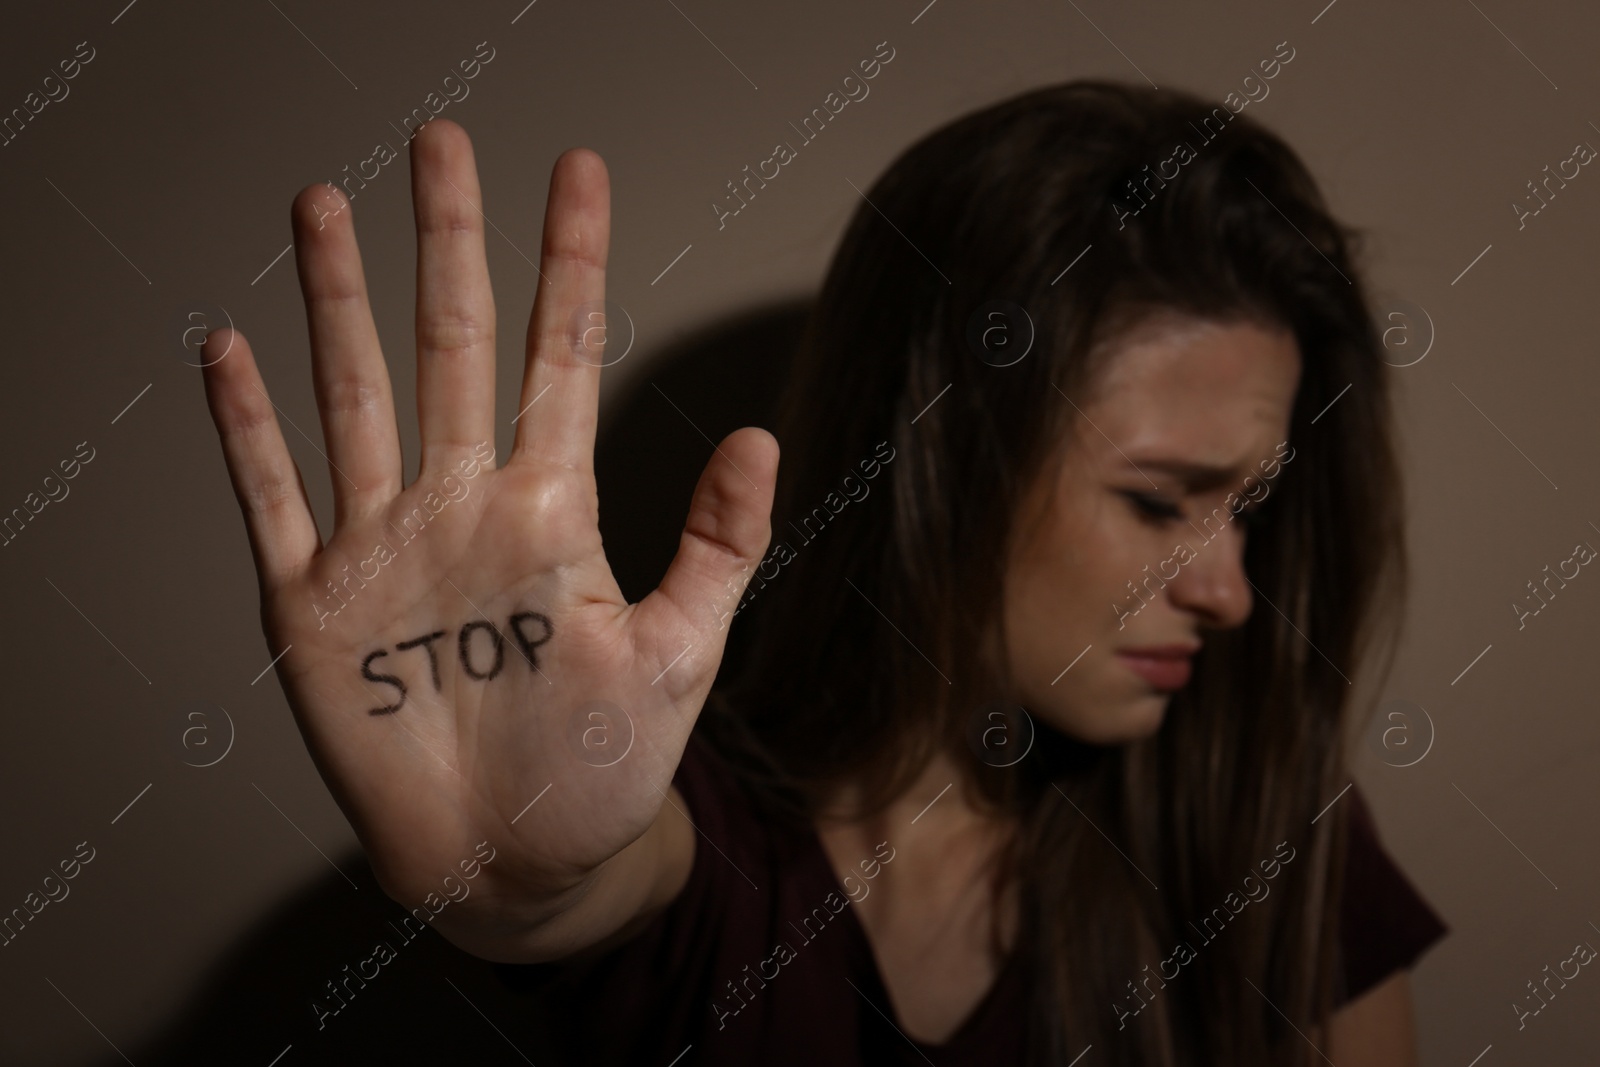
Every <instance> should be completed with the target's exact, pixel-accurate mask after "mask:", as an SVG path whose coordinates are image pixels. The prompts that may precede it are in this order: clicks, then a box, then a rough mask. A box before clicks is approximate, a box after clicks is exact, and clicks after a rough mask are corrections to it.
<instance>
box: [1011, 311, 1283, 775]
mask: <svg viewBox="0 0 1600 1067" xmlns="http://www.w3.org/2000/svg"><path fill="white" fill-rule="evenodd" d="M1299 378H1300V355H1299V350H1298V347H1297V346H1296V344H1295V341H1294V337H1293V335H1292V334H1290V333H1289V332H1287V331H1286V330H1281V329H1269V328H1266V327H1262V326H1257V325H1253V324H1246V323H1242V322H1230V323H1217V322H1210V321H1203V320H1198V319H1192V318H1178V317H1175V316H1164V317H1161V318H1155V319H1149V320H1146V321H1145V322H1144V323H1142V324H1141V325H1139V326H1138V327H1136V328H1135V329H1134V330H1133V331H1131V332H1129V333H1127V334H1125V335H1124V336H1123V339H1122V340H1121V341H1120V343H1119V344H1117V346H1116V349H1115V351H1114V352H1113V353H1112V354H1111V356H1110V361H1109V364H1108V365H1107V366H1106V368H1105V371H1104V374H1103V377H1102V379H1101V381H1100V383H1099V385H1098V387H1097V389H1096V392H1095V395H1094V396H1093V397H1092V398H1082V399H1080V398H1076V397H1075V398H1073V401H1074V402H1075V403H1077V404H1078V406H1079V407H1080V409H1081V412H1082V414H1081V415H1080V416H1079V417H1078V419H1077V423H1076V426H1075V429H1074V433H1073V436H1072V440H1070V441H1069V442H1067V443H1066V444H1065V447H1064V449H1063V451H1062V453H1061V458H1060V460H1059V461H1058V462H1054V463H1052V464H1047V465H1046V470H1045V472H1044V474H1043V476H1042V477H1041V478H1040V479H1039V481H1038V483H1037V484H1036V485H1034V486H1033V487H1031V489H1030V491H1029V494H1028V495H1027V497H1026V498H1025V500H1024V502H1023V508H1022V510H1021V512H1020V513H1019V518H1020V521H1019V525H1018V527H1017V530H1016V534H1015V538H1014V541H1013V546H1012V552H1011V558H1010V561H1009V564H1008V570H1007V577H1006V589H1005V604H1004V625H1005V634H1006V640H1007V644H1008V647H1009V649H1010V655H1011V666H1012V669H1013V671H1014V674H1015V677H1016V678H1017V680H1018V685H1019V686H1020V689H1021V691H1020V693H1019V694H1017V700H1018V701H1019V702H1020V703H1021V704H1023V706H1025V707H1026V708H1027V709H1028V712H1029V713H1030V714H1032V715H1035V716H1037V717H1039V718H1042V719H1043V720H1044V721H1045V722H1047V723H1048V724H1049V725H1051V726H1052V727H1054V728H1055V729H1057V730H1060V731H1061V732H1063V733H1065V734H1067V735H1068V736H1071V737H1074V738H1077V739H1078V740H1081V741H1086V742H1089V743H1094V744H1118V743H1124V742H1129V741H1134V740H1137V739H1139V738H1141V737H1145V736H1147V735H1149V734H1150V733H1152V732H1154V731H1155V730H1156V728H1157V727H1159V726H1160V725H1161V720H1162V715H1163V713H1164V712H1165V710H1166V706H1167V701H1168V699H1169V698H1170V696H1171V694H1172V693H1173V692H1174V691H1176V690H1177V689H1178V688H1181V687H1182V685H1184V684H1185V682H1186V680H1187V675H1188V663H1189V660H1188V658H1187V656H1185V655H1182V653H1184V652H1189V653H1192V652H1193V651H1194V650H1197V649H1198V648H1199V647H1200V645H1201V643H1202V642H1203V641H1204V640H1205V639H1206V636H1207V632H1208V631H1214V630H1219V629H1223V628H1227V627H1233V626H1238V625H1240V624H1241V623H1243V622H1244V621H1245V619H1246V618H1247V617H1248V616H1249V614H1250V610H1251V600H1252V597H1253V595H1254V594H1253V591H1252V589H1251V586H1250V583H1249V581H1247V580H1246V578H1245V574H1244V568H1243V554H1244V543H1245V532H1246V528H1247V526H1248V524H1249V522H1250V521H1251V512H1253V511H1255V510H1257V509H1258V508H1259V507H1260V506H1261V502H1262V501H1265V500H1266V499H1267V498H1268V497H1269V496H1270V495H1271V494H1272V493H1273V492H1275V491H1276V489H1277V487H1278V486H1279V485H1281V479H1282V478H1283V477H1284V476H1285V474H1286V473H1287V472H1286V470H1285V469H1284V464H1285V462H1286V461H1292V460H1293V457H1294V453H1293V450H1292V447H1291V446H1289V445H1287V444H1285V443H1284V442H1286V441H1287V438H1288V436H1289V433H1288V427H1289V418H1290V410H1291V407H1292V405H1293V402H1294V395H1295V389H1296V387H1297V386H1298V384H1299ZM1086 401H1087V402H1086ZM1062 403H1064V404H1065V403H1068V401H1067V400H1065V399H1064V400H1062ZM1235 512H1238V514H1235ZM1269 610H1270V609H1269ZM1080 654H1081V655H1080Z"/></svg>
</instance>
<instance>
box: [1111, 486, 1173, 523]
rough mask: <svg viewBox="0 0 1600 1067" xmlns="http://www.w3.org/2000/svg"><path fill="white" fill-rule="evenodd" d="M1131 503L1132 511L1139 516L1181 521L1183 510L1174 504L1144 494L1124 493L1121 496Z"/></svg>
mask: <svg viewBox="0 0 1600 1067" xmlns="http://www.w3.org/2000/svg"><path fill="white" fill-rule="evenodd" d="M1122 495H1123V496H1125V497H1127V498H1128V500H1129V501H1131V502H1132V503H1133V506H1134V509H1135V510H1136V511H1138V512H1139V514H1141V515H1143V516H1145V517H1146V518H1151V519H1181V518H1183V510H1182V509H1181V508H1179V507H1178V506H1177V505H1176V504H1174V503H1172V502H1171V501H1168V500H1162V499H1161V498H1160V497H1154V496H1147V495H1145V494H1144V493H1133V492H1125V493H1123V494H1122Z"/></svg>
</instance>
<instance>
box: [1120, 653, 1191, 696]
mask: <svg viewBox="0 0 1600 1067" xmlns="http://www.w3.org/2000/svg"><path fill="white" fill-rule="evenodd" d="M1193 655H1194V650H1193V649H1181V648H1174V649H1142V648H1141V649H1131V650H1129V651H1126V652H1118V653H1117V659H1119V660H1121V661H1122V662H1123V663H1124V664H1126V665H1127V667H1128V669H1129V670H1131V671H1133V673H1134V674H1137V675H1138V676H1139V677H1141V678H1143V679H1144V680H1145V681H1147V682H1149V683H1150V684H1151V685H1152V686H1154V687H1155V688H1157V689H1165V690H1169V691H1171V690H1176V689H1182V688H1183V687H1184V686H1185V685H1187V684H1188V683H1189V674H1190V672H1191V670H1192V666H1193V664H1192V660H1191V657H1192V656H1193Z"/></svg>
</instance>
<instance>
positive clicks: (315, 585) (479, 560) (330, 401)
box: [203, 120, 778, 921]
mask: <svg viewBox="0 0 1600 1067" xmlns="http://www.w3.org/2000/svg"><path fill="white" fill-rule="evenodd" d="M412 197H413V201H414V205H415V214H416V226H417V240H418V266H417V319H416V327H417V406H418V416H419V422H420V433H421V440H422V456H421V464H420V471H419V473H418V476H417V478H416V480H415V481H414V482H413V483H412V484H411V485H409V486H404V485H403V478H402V462H401V456H400V444H399V434H398V430H397V427H396V423H395V413H394V404H393V399H392V395H391V391H390V384H389V376H388V371H387V368H386V365H385V362H384V358H383V355H382V353H381V352H380V351H379V347H378V340H377V332H376V329H375V327H374V324H373V319H372V313H371V310H370V307H369V305H368V301H367V293H366V285H365V281H364V278H363V272H362V267H361V260H360V255H359V253H358V251H357V247H356V240H355V232H354V229H353V225H352V211H351V208H350V206H349V204H348V202H347V201H346V200H345V198H344V197H343V196H342V195H341V194H339V193H338V192H337V191H336V190H334V189H333V188H332V187H330V186H326V185H316V186H311V187H309V188H307V189H305V190H303V191H302V192H301V193H300V195H299V196H297V197H296V198H295V202H294V205H293V208H292V212H291V214H292V220H293V227H294V240H295V256H296V262H297V264H298V267H299V274H300V285H301V289H302V291H303V293H304V297H305V302H306V312H307V318H308V322H309V328H310V342H311V355H312V369H313V373H314V377H315V385H316V396H317V406H318V409H319V411H320V413H321V418H322V428H323V435H324V439H325V442H326V448H327V457H328V461H329V475H330V477H331V478H332V483H333V489H334V511H335V515H334V530H333V533H332V536H331V537H330V538H329V539H328V540H327V543H326V544H324V543H323V542H322V539H321V537H320V535H319V534H318V531H317V528H316V523H315V520H314V519H313V517H312V513H311V510H310V507H309V504H308V502H307V499H306V495H305V490H304V486H303V483H302V482H301V480H300V477H299V473H298V471H297V470H296V468H295V465H294V461H293V460H292V459H291V457H290V455H289V452H288V449H287V448H286V447H285V444H284V440H283V436H282V433H281V432H280V430H279V428H278V424H277V419H276V417H275V414H274V410H273V405H272V403H271V401H270V400H269V399H268V396H267V393H266V391H265V389H264V387H263V386H262V383H261V378H260V375H259V373H258V371H257V369H256V365H255V361H254V358H253V356H252V354H251V352H250V349H249V346H248V344H247V343H246V342H245V340H244V338H243V337H242V336H241V335H240V334H238V333H236V332H234V331H232V330H218V331H214V332H213V333H212V334H210V335H209V336H208V338H207V341H206V347H205V353H204V357H203V358H204V362H205V364H206V366H205V371H204V374H205V384H206V394H207V398H208V401H209V404H210V408H211V413H212V417H213V419H214V421H215V423H216V427H217V431H218V434H219V436H220V438H221V441H222V446H223V451H224V454H225V457H226V460H227V465H228V471H229V474H230V476H231V478H232V481H233V486H234V490H235V493H236V495H237V497H238V500H239V505H240V508H241V509H242V511H243V513H244V518H245V524H246V527H247V530H248V533H249V538H250V544H251V548H252V551H253V553H254V557H255V565H256V571H257V574H258V576H259V579H260V586H261V595H262V622H263V627H264V629H265V631H266V635H267V638H268V642H269V644H270V646H271V651H272V653H273V654H274V655H276V654H278V653H279V652H280V651H282V650H284V649H287V650H288V651H287V652H286V653H285V654H284V655H283V657H282V658H281V659H280V660H279V661H278V663H277V673H278V677H279V680H280V682H281V683H282V685H283V689H284V692H285V694H286V695H287V697H288V700H289V704H290V706H291V707H292V708H293V710H294V714H295V718H296V721H297V723H298V724H299V727H300V730H301V733H302V735H303V736H304V738H305V741H306V744H307V746H308V747H309V749H310V751H311V754H312V757H313V758H314V759H315V761H316V764H317V767H318V769H319V770H320V772H321V774H322V776H323V778H324V780H325V781H326V782H327V784H328V786H329V788H330V789H331V790H332V792H333V794H334V796H335V798H336V799H337V801H338V802H339V804H340V807H341V808H342V809H343V810H344V812H345V814H346V816H347V817H348V818H349V819H350V821H351V823H352V825H353V826H354V827H355V830H356V833H357V835H358V836H359V837H360V839H361V841H362V844H363V845H364V846H365V848H366V850H367V853H368V856H369V858H370V860H371V862H372V865H373V868H374V871H375V873H376V874H377V876H378V878H379V881H380V883H381V884H382V885H383V887H384V889H385V891H386V892H387V893H389V894H390V895H391V896H393V897H395V898H396V899H397V900H399V901H400V902H401V903H403V904H405V905H407V906H408V907H409V906H414V905H416V904H418V903H420V902H421V901H422V899H423V897H424V895H425V894H427V893H429V892H435V893H437V892H440V888H439V887H440V880H441V878H442V877H443V876H444V875H447V874H450V873H452V872H455V871H456V869H457V867H458V864H459V863H460V862H461V861H463V860H466V859H469V858H471V857H473V856H474V853H475V846H476V845H477V844H478V843H479V842H482V841H489V842H492V844H493V847H494V848H495V849H496V852H495V859H494V860H493V862H492V863H491V864H489V865H487V866H485V867H484V870H485V871H486V872H488V877H487V878H485V879H483V880H482V881H480V882H479V883H477V884H478V885H479V886H484V885H487V886H490V887H491V892H490V893H488V894H482V895H479V896H478V898H477V899H478V900H480V901H487V902H488V903H480V904H476V905H474V906H475V907H479V908H483V907H494V906H496V904H495V902H499V904H498V906H499V907H501V908H503V909H504V912H505V914H504V915H502V916H500V917H499V918H500V919H501V920H504V921H510V919H509V916H510V915H511V914H512V913H513V912H514V898H515V897H516V895H517V894H518V893H527V894H534V895H537V894H540V893H553V892H559V891H562V890H565V889H567V888H569V887H571V886H573V885H575V884H577V882H578V880H579V879H580V878H581V877H582V876H583V875H584V874H586V873H587V872H589V871H591V870H593V869H595V868H596V867H598V866H599V865H601V864H602V863H604V862H605V861H606V860H607V859H608V858H610V857H611V856H613V855H615V854H616V853H618V852H619V851H620V850H622V849H623V848H624V847H625V846H627V845H628V844H629V843H631V842H633V841H634V840H636V839H638V838H639V837H640V835H641V834H643V833H644V831H645V830H646V829H647V828H648V827H649V826H650V825H651V823H652V821H653V820H654V818H655V816H656V814H657V813H658V812H659V811H660V810H661V808H662V805H663V804H664V803H665V802H666V800H667V789H668V784H669V782H670V781H671V778H672V774H673V771H674V769H675V768H676V766H677V763H678V760H679V759H680V757H681V755H682V752H683V747H684V744H685V742H686V740H687V738H688V734H689V731H690V729H691V728H692V726H693V724H694V721H695V718H696V716H697V715H698V713H699V710H700V708H701V706H702V704H703V702H704V700H705V697H706V694H707V692H708V691H709V689H710V687H711V682H712V680H713V678H714V676H715V674H716V669H717V665H718V663H719V662H720V660H721V656H722V651H723V643H724V640H725V637H726V633H727V630H726V626H725V619H726V617H727V614H728V613H729V612H730V611H731V610H732V608H733V605H734V603H735V602H736V601H737V598H738V596H739V595H740V593H742V591H743V588H744V584H745V582H746V581H747V580H748V575H749V573H750V570H751V565H752V564H753V563H754V562H755V561H756V560H758V559H759V558H760V557H761V555H762V553H763V552H765V550H766V546H767V543H768V540H769V538H770V526H769V516H770V510H771V501H772V487H773V481H774V479H775V476H776V470H777V458H778V457H777V444H776V441H775V440H773V438H772V437H771V435H770V434H767V433H766V432H765V431H763V430H759V429H755V428H751V427H747V428H745V429H742V430H739V431H736V432H735V433H733V434H730V435H729V436H728V437H727V438H726V439H725V440H724V441H723V442H722V444H721V445H720V447H719V448H718V449H717V451H716V452H715V453H714V454H713V456H712V457H711V459H710V461H709V463H708V464H707V467H706V469H705V472H704V473H703V474H702V475H701V478H700V481H699V484H698V486H697V488H696V490H695V492H694V496H693V499H692V501H691V502H690V506H689V513H688V519H687V522H686V524H685V528H684V532H683V535H682V538H681V541H680V546H679V549H678V553H677V556H676V557H675V558H674V560H673V562H672V565H671V567H670V568H669V569H668V571H667V574H666V576H665V577H664V578H663V580H662V582H661V585H660V587H659V588H658V589H656V590H655V591H654V592H652V593H651V594H650V595H649V596H648V597H646V598H645V599H644V600H642V601H640V602H639V603H636V604H629V603H627V601H626V599H625V598H624V597H623V596H622V593H621V590H620V589H619V588H618V586H617V583H616V581H615V579H614V578H613V577H612V574H611V569H610V566H609V565H608V564H607V562H606V558H605V553H604V551H603V549H602V547H601V539H600V533H599V528H598V507H599V505H598V497H597V493H596V487H595V479H594V470H593V453H594V437H595V424H596V414H597V407H598V401H599V381H600V364H601V363H602V362H603V360H602V355H603V344H604V332H603V323H604V319H603V316H602V315H601V314H600V312H601V310H602V309H603V307H604V299H605V262H606V254H607V246H608V243H609V230H610V192H609V181H608V177H607V174H606V170H605V166H604V164H603V163H602V162H601V160H600V157H599V156H597V155H596V154H594V153H593V152H591V151H588V150H586V149H572V150H569V151H567V152H565V153H564V154H563V155H562V156H561V157H560V158H559V159H558V160H557V162H556V165H555V167H554V170H553V172H552V176H551V182H550V194H549V201H548V204H547V207H546V212H545V219H544V238H543V244H542V248H541V255H540V261H541V271H540V282H539V286H538V293H537V296H536V298H535V300H534V306H533V312H532V315H531V318H530V320H529V325H528V331H527V340H526V366H525V370H524V375H523V383H522V396H521V400H520V401H519V403H518V408H519V411H520V412H521V414H520V415H519V416H518V417H517V419H516V427H515V441H514V444H513V446H512V449H511V451H510V453H509V455H507V456H505V457H503V462H497V461H499V460H501V457H497V456H496V455H495V449H494V439H495V427H494V363H495V314H494V303H493V297H492V293H491V290H490V285H489V276H488V267H487V264H486V261H485V256H484V216H483V214H482V211H481V207H480V205H481V196H480V193H479V187H478V179H477V170H476V166H475V163H474V160H473V154H472V147H471V143H470V141H469V140H468V138H467V136H466V133H465V131H463V130H462V129H461V127H459V126H458V125H456V124H454V123H451V122H448V121H446V120H434V121H432V122H430V123H428V124H427V125H426V126H424V127H423V128H422V130H421V131H420V132H419V133H418V134H417V136H416V138H415V140H414V142H413V146H412Z"/></svg>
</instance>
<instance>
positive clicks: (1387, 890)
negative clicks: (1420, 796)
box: [1336, 786, 1450, 1004]
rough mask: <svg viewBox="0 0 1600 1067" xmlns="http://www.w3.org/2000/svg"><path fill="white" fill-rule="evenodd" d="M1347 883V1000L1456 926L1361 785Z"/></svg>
mask: <svg viewBox="0 0 1600 1067" xmlns="http://www.w3.org/2000/svg"><path fill="white" fill-rule="evenodd" d="M1350 803H1351V810H1350V819H1349V830H1350V835H1349V843H1348V851H1347V852H1346V860H1345V887H1344V894H1343V899H1342V900H1341V901H1340V909H1339V930H1340V934H1339V948H1340V953H1341V957H1342V961H1343V965H1342V971H1343V974H1342V978H1343V990H1342V995H1340V996H1339V997H1337V998H1336V999H1337V1001H1338V1002H1339V1003H1340V1004H1343V1003H1345V1002H1347V1001H1351V1000H1354V999H1356V998H1357V997H1359V996H1361V994H1363V993H1365V992H1367V991H1368V990H1369V989H1371V988H1372V987H1374V986H1376V985H1377V984H1378V983H1379V982H1381V981H1382V980H1383V979H1385V978H1387V977H1389V976H1390V975H1391V974H1393V973H1394V972H1395V971H1398V970H1400V969H1402V968H1409V967H1411V966H1412V965H1413V964H1415V963H1416V961H1417V960H1418V959H1419V958H1420V957H1421V956H1422V954H1423V953H1424V952H1426V951H1427V950H1428V949H1430V948H1432V947H1433V945H1434V944H1435V943H1437V942H1438V941H1439V940H1440V939H1442V938H1443V937H1444V936H1445V934H1447V933H1449V932H1450V928H1449V927H1448V926H1447V925H1445V923H1444V920H1442V919H1441V918H1440V917H1439V915H1438V913H1437V912H1435V911H1434V910H1433V908H1432V907H1431V906H1430V905H1429V904H1428V902H1427V900H1425V899H1424V898H1423V896H1422V895H1421V894H1420V893H1419V892H1418V891H1417V889H1416V887H1415V886H1413V885H1412V884H1411V881H1410V880H1409V879H1408V878H1407V877H1406V875H1405V873H1404V872H1403V871H1402V870H1401V869H1400V867H1399V866H1398V865H1397V864H1396V863H1395V861H1394V858H1393V857H1392V856H1390V855H1389V852H1388V850H1387V849H1385V848H1384V846H1383V842H1382V840H1381V839H1380V838H1379V836H1378V828H1377V824H1376V822H1375V821H1374V819H1373V817H1372V811H1371V809H1370V808H1368V806H1367V802H1366V799H1365V798H1364V797H1363V796H1362V795H1361V790H1360V789H1358V788H1356V787H1354V786H1352V787H1351V789H1350Z"/></svg>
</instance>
